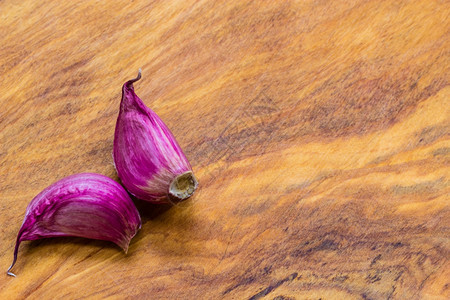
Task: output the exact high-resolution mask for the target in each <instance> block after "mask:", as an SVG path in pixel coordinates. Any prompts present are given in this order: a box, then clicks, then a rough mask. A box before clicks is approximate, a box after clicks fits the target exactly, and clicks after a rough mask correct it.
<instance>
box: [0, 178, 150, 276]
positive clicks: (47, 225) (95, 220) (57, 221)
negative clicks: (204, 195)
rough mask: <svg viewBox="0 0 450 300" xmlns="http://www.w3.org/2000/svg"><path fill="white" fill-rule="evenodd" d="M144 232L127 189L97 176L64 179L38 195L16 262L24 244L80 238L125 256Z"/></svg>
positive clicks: (23, 229)
mask: <svg viewBox="0 0 450 300" xmlns="http://www.w3.org/2000/svg"><path fill="white" fill-rule="evenodd" d="M140 228H141V218H140V216H139V213H138V211H137V209H136V207H135V206H134V203H133V201H132V200H131V198H130V196H129V195H128V193H127V192H126V191H125V189H124V188H123V187H122V186H121V185H120V184H118V183H117V182H115V181H114V180H112V179H110V178H108V177H106V176H103V175H100V174H94V173H81V174H75V175H71V176H69V177H66V178H63V179H62V180H60V181H57V182H55V183H53V184H52V185H50V186H49V187H47V188H46V189H44V190H43V191H42V192H41V193H39V194H38V195H37V196H36V197H35V198H34V199H33V200H31V202H30V204H29V205H28V207H27V210H26V213H25V218H24V221H23V224H22V227H21V228H20V230H19V234H18V236H17V241H16V247H15V249H14V260H13V263H12V264H11V266H10V267H9V269H8V275H11V276H15V275H14V274H13V273H11V272H10V270H11V268H12V267H13V266H14V264H15V263H16V260H17V252H18V250H19V245H20V243H21V242H22V241H31V240H37V239H41V238H49V237H57V236H77V237H84V238H89V239H97V240H106V241H111V242H114V243H116V244H117V245H118V246H119V247H121V248H122V249H123V250H124V251H125V253H126V252H127V251H128V245H129V243H130V240H131V239H132V238H133V237H134V236H135V234H136V232H137V231H138V230H139V229H140Z"/></svg>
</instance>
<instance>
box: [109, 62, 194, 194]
mask: <svg viewBox="0 0 450 300" xmlns="http://www.w3.org/2000/svg"><path fill="white" fill-rule="evenodd" d="M139 79H141V70H139V74H138V76H137V77H136V78H135V79H132V80H129V81H127V82H126V83H125V84H124V85H123V88H122V101H121V103H120V112H119V116H118V118H117V124H116V132H115V135H114V151H113V157H114V164H115V166H116V170H117V173H118V175H119V178H120V179H121V181H122V183H123V185H124V186H125V188H126V189H127V190H128V191H129V192H130V193H131V194H133V195H134V196H136V197H137V198H139V199H142V200H146V201H149V202H153V203H168V202H172V201H171V200H176V201H181V200H184V199H187V198H189V197H190V196H191V195H192V194H193V193H194V191H195V190H196V188H197V186H198V182H197V179H196V178H195V176H194V174H193V172H192V167H191V165H190V164H189V161H188V160H187V158H186V156H185V155H184V153H183V150H181V147H180V146H179V145H178V143H177V141H176V140H175V137H174V136H173V134H172V133H171V132H170V130H169V128H167V126H166V124H164V122H163V121H162V120H161V119H160V118H159V117H158V115H157V114H156V113H155V112H154V111H152V110H151V109H149V108H148V107H147V106H145V104H144V103H143V102H142V100H141V99H139V97H138V96H137V95H136V93H135V92H134V87H133V83H134V82H136V81H138V80H139Z"/></svg>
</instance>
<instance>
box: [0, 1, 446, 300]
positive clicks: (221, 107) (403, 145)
mask: <svg viewBox="0 0 450 300" xmlns="http://www.w3.org/2000/svg"><path fill="white" fill-rule="evenodd" d="M63 3H64V4H63ZM449 11H450V7H449V4H448V2H447V1H429V0H424V1H363V0H346V1H312V0H307V1H254V2H249V1H122V2H121V1H93V0H91V1H31V0H24V1H13V0H5V1H1V2H0V32H1V33H2V34H1V36H0V71H1V72H0V73H1V82H0V107H1V109H0V129H1V132H0V209H1V214H0V224H1V227H0V228H1V229H0V230H1V244H0V265H1V268H2V270H3V271H4V273H3V275H1V276H0V277H1V280H0V290H1V291H0V299H23V298H26V297H29V298H30V299H83V298H89V299H91V298H111V299H249V298H250V299H277V300H280V299H285V300H286V299H448V298H450V291H449V283H450V280H449V278H450V263H449V261H448V259H449V250H450V232H449V231H450V230H449V228H450V226H449V225H450V221H449V220H450V211H449V196H448V195H449V192H450V188H449V175H450V174H449V170H450V168H449V165H450V164H449V149H450V143H449V127H450V109H449V108H450V105H449V97H450V88H449V56H450V55H449V51H450V48H449V40H450V35H449V31H448V29H449V28H450V18H449ZM140 67H141V68H142V70H143V78H142V80H141V81H140V82H138V83H136V84H135V88H136V92H137V93H138V95H139V96H140V97H141V98H142V99H143V100H144V102H145V103H146V104H147V105H148V106H149V107H151V108H152V109H153V110H154V111H156V112H157V113H158V114H159V116H160V117H161V118H162V119H163V120H164V121H165V122H166V124H167V125H168V126H169V128H171V130H172V131H173V133H174V134H175V136H176V137H177V139H178V141H179V143H180V144H181V146H182V147H183V149H184V150H185V152H186V155H187V156H188V158H189V160H190V161H191V163H192V165H193V169H194V172H195V173H196V174H197V177H198V178H199V181H200V188H199V190H198V191H197V192H196V194H195V196H194V197H193V198H192V199H191V200H189V201H187V202H184V203H182V204H180V205H179V206H177V207H164V206H155V205H151V204H147V203H143V202H140V201H136V205H137V207H138V209H139V211H140V213H141V215H142V219H143V226H142V229H141V230H140V232H139V233H138V235H137V236H136V237H135V238H134V239H133V240H132V242H131V246H130V250H129V252H128V254H127V255H125V254H124V253H123V252H121V251H120V249H119V248H118V247H116V246H115V245H114V244H112V243H108V242H102V241H91V240H86V239H82V238H55V239H47V240H40V241H34V242H24V243H23V244H22V245H21V248H20V251H19V260H18V262H17V264H16V266H15V267H14V272H15V273H16V274H17V278H13V277H9V276H7V275H6V269H7V268H8V266H9V264H10V263H11V261H12V254H13V247H14V243H15V238H16V235H17V232H18V230H19V228H20V225H21V223H22V220H23V217H24V213H25V208H26V206H27V204H28V203H29V202H30V200H31V199H32V198H33V197H34V196H35V195H36V194H38V193H39V192H40V191H41V190H42V189H43V188H45V187H46V186H48V185H49V184H51V183H53V182H54V181H56V180H58V179H61V178H63V177H65V176H67V175H70V174H73V173H79V172H97V173H101V174H105V175H107V176H110V177H111V178H114V179H117V175H116V173H115V170H114V166H113V163H112V157H111V151H112V146H113V133H114V126H115V122H116V118H117V114H118V109H119V102H120V96H121V86H122V84H123V83H124V82H125V81H126V80H128V79H131V78H133V77H135V76H136V73H137V70H138V68H140Z"/></svg>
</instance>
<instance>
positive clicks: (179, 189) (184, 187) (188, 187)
mask: <svg viewBox="0 0 450 300" xmlns="http://www.w3.org/2000/svg"><path fill="white" fill-rule="evenodd" d="M197 186H198V181H197V178H195V176H194V173H192V171H188V172H185V173H183V174H181V175H178V176H177V177H175V179H174V180H172V183H171V184H170V187H169V194H170V195H171V196H173V197H175V198H178V199H180V200H185V199H187V198H189V197H190V196H192V194H194V192H195V190H196V189H197Z"/></svg>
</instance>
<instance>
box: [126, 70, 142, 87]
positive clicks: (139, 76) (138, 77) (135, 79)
mask: <svg viewBox="0 0 450 300" xmlns="http://www.w3.org/2000/svg"><path fill="white" fill-rule="evenodd" d="M141 77H142V69H141V68H139V72H138V75H137V77H136V78H134V79H131V80H129V81H128V83H135V82H136V81H138V80H139V79H141Z"/></svg>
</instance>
